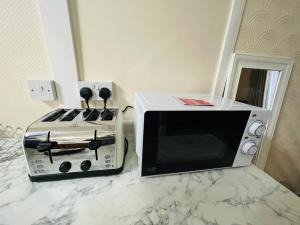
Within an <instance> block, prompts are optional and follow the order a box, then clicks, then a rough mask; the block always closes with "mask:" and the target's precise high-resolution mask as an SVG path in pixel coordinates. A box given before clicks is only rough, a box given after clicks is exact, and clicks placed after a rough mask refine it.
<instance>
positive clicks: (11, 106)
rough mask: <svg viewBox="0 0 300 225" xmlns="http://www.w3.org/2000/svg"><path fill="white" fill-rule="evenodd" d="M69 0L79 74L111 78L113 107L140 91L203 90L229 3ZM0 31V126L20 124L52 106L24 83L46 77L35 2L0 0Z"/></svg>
mask: <svg viewBox="0 0 300 225" xmlns="http://www.w3.org/2000/svg"><path fill="white" fill-rule="evenodd" d="M69 3H70V14H71V21H72V30H73V37H74V45H75V49H76V57H77V63H78V70H79V75H80V79H82V80H110V81H113V82H114V84H115V87H114V94H115V97H116V98H115V99H116V102H115V104H118V105H127V104H132V100H133V94H134V92H135V91H141V90H153V91H176V92H210V90H211V88H212V83H213V80H214V76H215V71H216V65H217V60H218V58H219V54H220V50H221V43H222V39H223V36H224V32H225V27H226V23H227V17H228V14H229V8H230V3H231V0H222V1H218V0H210V1H207V0H164V1H160V0H125V1H118V0H109V1H108V0H89V1H85V0H69ZM0 29H1V34H0V96H1V97H0V103H1V106H2V107H1V110H0V123H2V124H4V125H11V126H13V127H17V126H21V127H23V128H26V127H27V125H28V124H30V123H31V122H32V121H34V120H35V119H37V118H38V117H40V116H41V115H42V114H44V113H46V112H49V111H50V110H52V109H53V108H55V107H58V103H57V102H53V103H44V102H34V101H32V100H31V99H30V97H29V93H28V88H27V83H26V81H27V80H28V79H51V78H52V74H51V73H52V71H51V66H50V63H49V59H48V52H47V48H46V44H45V39H44V36H43V35H44V34H43V28H42V25H41V16H40V12H39V5H38V0H26V1H25V0H24V1H21V0H1V1H0ZM10 92H12V93H10Z"/></svg>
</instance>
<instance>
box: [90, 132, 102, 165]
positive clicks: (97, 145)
mask: <svg viewBox="0 0 300 225" xmlns="http://www.w3.org/2000/svg"><path fill="white" fill-rule="evenodd" d="M88 147H89V149H90V150H94V151H95V157H96V160H98V148H100V147H101V141H100V140H97V130H95V132H94V140H91V141H90V142H89V144H88Z"/></svg>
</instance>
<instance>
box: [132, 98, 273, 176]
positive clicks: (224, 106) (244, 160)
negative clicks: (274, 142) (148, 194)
mask: <svg viewBox="0 0 300 225" xmlns="http://www.w3.org/2000/svg"><path fill="white" fill-rule="evenodd" d="M179 97H180V98H190V99H201V100H205V101H208V102H209V103H211V104H212V106H194V105H193V106H190V105H184V104H183V103H182V102H180V101H179V100H178V98H179ZM148 111H251V112H250V116H249V119H248V122H247V125H246V127H245V130H244V133H243V136H242V138H241V141H240V144H239V148H238V150H237V153H236V156H235V159H234V162H233V164H232V166H231V167H241V166H249V165H250V164H251V161H252V159H253V156H254V155H253V154H245V153H243V151H242V148H243V146H244V145H245V144H246V143H248V144H249V142H251V141H254V142H255V143H256V146H257V147H258V150H259V147H260V146H261V142H262V139H263V136H261V137H257V136H251V135H249V128H250V126H251V125H252V124H253V123H255V122H256V121H260V122H262V124H263V125H264V127H267V123H268V120H269V115H270V111H269V110H266V109H264V108H260V107H256V106H252V105H248V104H244V103H241V102H237V101H234V100H231V99H226V98H222V97H216V96H212V95H208V94H199V93H157V92H138V93H135V98H134V128H135V140H136V146H135V147H136V154H137V156H138V163H139V169H140V172H141V174H142V166H143V165H142V161H143V160H142V157H143V136H144V116H145V113H146V112H148Z"/></svg>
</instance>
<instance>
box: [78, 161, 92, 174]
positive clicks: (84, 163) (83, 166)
mask: <svg viewBox="0 0 300 225" xmlns="http://www.w3.org/2000/svg"><path fill="white" fill-rule="evenodd" d="M91 165H92V163H91V161H90V160H84V161H82V162H81V165H80V169H81V170H82V171H84V172H86V171H88V170H89V169H90V168H91Z"/></svg>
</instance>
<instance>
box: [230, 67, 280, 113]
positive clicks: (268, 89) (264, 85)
mask: <svg viewBox="0 0 300 225" xmlns="http://www.w3.org/2000/svg"><path fill="white" fill-rule="evenodd" d="M279 76H280V71H277V70H264V69H252V68H243V69H242V71H241V76H240V80H239V85H238V89H237V94H236V101H239V102H243V103H246V104H249V105H254V106H258V107H263V108H266V109H271V108H272V104H273V100H274V97H275V93H276V87H277V83H278V80H279Z"/></svg>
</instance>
